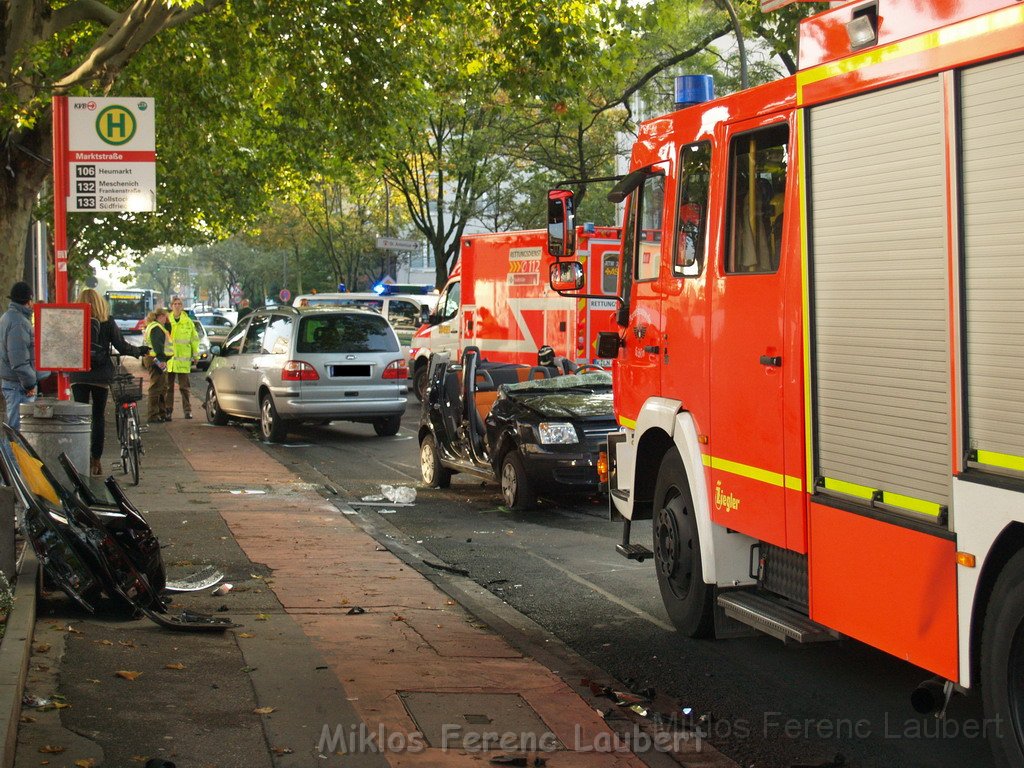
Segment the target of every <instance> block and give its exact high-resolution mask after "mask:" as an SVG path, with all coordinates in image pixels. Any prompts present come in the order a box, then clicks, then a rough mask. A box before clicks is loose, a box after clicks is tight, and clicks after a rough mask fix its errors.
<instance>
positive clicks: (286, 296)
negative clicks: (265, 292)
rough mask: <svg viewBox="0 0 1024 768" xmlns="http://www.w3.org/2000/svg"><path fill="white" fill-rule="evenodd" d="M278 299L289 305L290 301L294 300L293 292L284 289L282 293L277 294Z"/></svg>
mask: <svg viewBox="0 0 1024 768" xmlns="http://www.w3.org/2000/svg"><path fill="white" fill-rule="evenodd" d="M277 298H279V299H280V300H281V303H282V304H287V303H288V302H289V301H291V300H292V292H291V291H289V290H288V289H287V288H282V289H281V292H280V293H279V294H277Z"/></svg>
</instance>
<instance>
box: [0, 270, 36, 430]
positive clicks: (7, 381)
mask: <svg viewBox="0 0 1024 768" xmlns="http://www.w3.org/2000/svg"><path fill="white" fill-rule="evenodd" d="M9 298H10V300H11V304H10V307H9V308H8V310H7V311H6V312H5V313H4V316H3V317H0V378H2V379H3V383H2V384H0V391H2V392H3V395H4V401H5V402H6V403H7V423H8V424H10V425H11V426H12V427H14V428H15V429H19V430H20V429H21V411H20V410H19V408H20V406H21V404H22V403H31V402H33V401H34V400H35V399H36V386H37V385H38V383H39V374H38V373H37V372H36V368H35V365H34V363H33V361H32V354H33V352H34V351H35V347H34V345H33V337H32V288H31V287H30V286H29V284H28V283H24V282H17V283H15V284H14V285H13V286H12V287H11V294H10V296H9Z"/></svg>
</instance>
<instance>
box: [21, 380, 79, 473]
mask: <svg viewBox="0 0 1024 768" xmlns="http://www.w3.org/2000/svg"><path fill="white" fill-rule="evenodd" d="M20 410H21V434H22V435H24V437H25V440H27V441H28V444H29V445H31V446H32V447H33V448H34V449H35V451H36V453H38V454H39V458H41V459H42V460H43V462H44V463H45V464H46V466H47V467H49V468H50V471H51V472H53V473H54V474H55V475H56V476H57V477H60V476H61V474H62V472H61V469H60V463H59V461H58V460H57V457H58V456H60V455H61V453H66V454H67V455H68V458H69V459H71V461H73V462H74V464H75V466H76V467H77V468H78V471H79V472H82V473H84V474H86V475H87V474H89V432H90V430H91V428H92V406H91V405H89V404H88V403H75V402H72V401H70V400H56V399H53V398H49V397H44V398H40V399H39V400H36V401H35V402H34V403H22V405H21V408H20Z"/></svg>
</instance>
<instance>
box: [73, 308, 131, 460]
mask: <svg viewBox="0 0 1024 768" xmlns="http://www.w3.org/2000/svg"><path fill="white" fill-rule="evenodd" d="M78 303H79V304H88V305H89V311H90V313H91V314H92V317H91V318H90V319H89V325H90V333H91V339H92V344H91V347H90V352H89V363H90V368H89V370H88V371H75V372H74V373H72V374H71V396H72V397H73V398H74V399H75V402H76V403H88V402H90V401H91V402H92V426H91V429H90V434H89V473H90V474H92V475H102V474H103V463H102V461H101V458H102V456H103V438H104V431H105V430H104V425H105V421H106V419H105V416H106V410H107V395H108V394H109V392H110V383H111V382H112V381H113V380H114V362H113V361H112V360H111V359H110V346H111V345H113V346H114V349H116V350H117V351H118V352H120V353H121V354H122V355H131V356H132V357H142V356H143V355H145V354H146V353H147V352H149V348H148V347H146V346H141V347H136V346H135V345H134V344H129V343H128V342H127V341H125V340H124V337H123V336H122V335H121V331H120V329H119V328H118V327H117V323H115V322H114V318H112V317H111V316H110V309H109V307H108V306H107V302H106V300H105V299H104V298H103V297H102V296H100V295H99V294H98V293H97V292H96V291H94V290H93V289H92V288H86V289H85V290H83V291H82V292H81V293H80V294H78Z"/></svg>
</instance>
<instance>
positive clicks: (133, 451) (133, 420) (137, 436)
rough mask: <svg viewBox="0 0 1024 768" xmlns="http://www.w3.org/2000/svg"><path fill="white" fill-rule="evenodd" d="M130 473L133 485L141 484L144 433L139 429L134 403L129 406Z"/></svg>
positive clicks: (128, 444)
mask: <svg viewBox="0 0 1024 768" xmlns="http://www.w3.org/2000/svg"><path fill="white" fill-rule="evenodd" d="M127 421H128V440H127V441H126V442H127V450H128V469H127V471H128V473H129V475H131V479H132V485H138V484H139V457H140V455H141V454H142V433H141V431H140V430H139V414H138V410H137V409H136V407H135V406H134V405H132V406H130V407H129V408H128V419H127Z"/></svg>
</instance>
